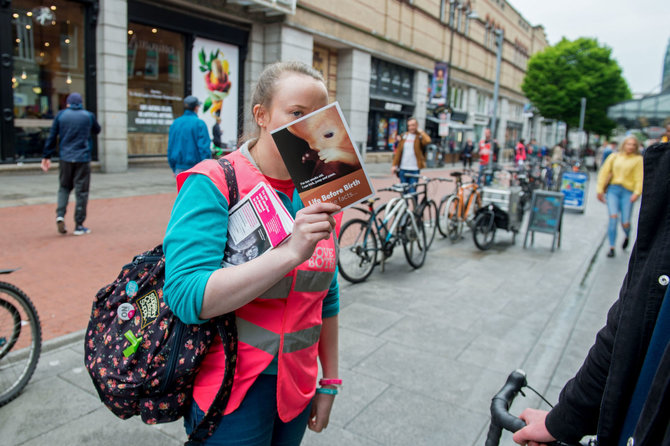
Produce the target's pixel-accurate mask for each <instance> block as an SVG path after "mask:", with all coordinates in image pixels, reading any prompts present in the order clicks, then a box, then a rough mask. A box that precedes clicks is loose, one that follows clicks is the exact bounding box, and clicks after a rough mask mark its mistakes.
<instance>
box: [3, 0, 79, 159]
mask: <svg viewBox="0 0 670 446" xmlns="http://www.w3.org/2000/svg"><path fill="white" fill-rule="evenodd" d="M84 22H85V7H84V5H83V4H81V3H75V2H70V1H66V0H43V1H39V0H14V1H13V2H12V18H11V28H12V45H13V53H12V54H13V72H12V80H11V82H12V93H13V112H14V138H13V139H14V141H13V143H14V144H13V146H14V147H13V148H14V153H15V155H14V156H15V158H16V160H17V161H19V162H20V161H22V160H24V159H30V158H37V159H39V158H41V156H42V148H43V147H44V141H45V139H46V137H47V136H48V134H49V130H50V127H51V124H52V122H53V118H54V117H55V116H56V114H58V111H59V110H62V109H64V108H65V107H66V103H65V101H66V99H67V96H68V95H69V94H70V93H72V92H75V91H76V92H78V93H81V95H82V96H83V97H84V104H86V94H87V91H86V79H85V74H86V66H85V60H84V58H85V46H84V45H85V32H84V31H85V28H84Z"/></svg>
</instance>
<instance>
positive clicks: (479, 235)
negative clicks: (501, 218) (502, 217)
mask: <svg viewBox="0 0 670 446" xmlns="http://www.w3.org/2000/svg"><path fill="white" fill-rule="evenodd" d="M495 236H496V225H495V214H494V213H493V212H482V213H481V214H479V215H478V216H477V217H476V218H475V223H474V225H473V227H472V239H473V240H474V241H475V245H477V248H479V249H481V250H482V251H486V250H487V249H489V248H490V247H491V245H493V239H494V238H495Z"/></svg>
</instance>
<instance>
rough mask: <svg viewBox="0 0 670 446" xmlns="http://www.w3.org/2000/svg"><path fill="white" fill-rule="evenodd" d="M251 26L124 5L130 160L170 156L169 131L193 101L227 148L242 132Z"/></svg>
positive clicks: (206, 122)
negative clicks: (190, 99)
mask: <svg viewBox="0 0 670 446" xmlns="http://www.w3.org/2000/svg"><path fill="white" fill-rule="evenodd" d="M248 34H249V30H248V26H245V25H240V24H232V23H228V22H226V23H223V22H219V21H216V20H214V19H211V18H208V19H203V18H201V17H196V16H195V15H194V16H190V15H187V14H185V13H184V12H183V11H177V10H171V9H168V8H160V9H159V8H156V7H155V6H153V5H151V4H149V3H146V4H145V3H140V2H131V3H129V4H128V157H129V158H130V157H142V156H155V155H165V154H167V140H168V132H169V128H170V124H172V121H173V120H174V119H176V118H178V117H179V116H181V115H182V114H183V112H184V106H183V98H184V97H185V96H187V95H188V94H193V95H195V96H196V97H198V99H200V101H201V102H202V103H203V105H202V106H201V107H200V110H199V113H198V116H199V117H200V119H202V120H203V121H205V124H207V128H208V129H209V132H210V137H211V136H212V128H213V127H214V126H215V125H218V126H219V128H220V129H221V131H222V132H223V135H222V143H223V144H224V146H233V147H234V146H235V145H236V144H237V139H238V136H239V135H240V132H241V128H242V117H243V112H242V109H241V106H242V103H243V101H242V97H243V96H242V94H243V89H242V85H243V83H244V79H243V72H244V70H243V69H242V67H243V66H244V58H245V54H246V46H247V40H248Z"/></svg>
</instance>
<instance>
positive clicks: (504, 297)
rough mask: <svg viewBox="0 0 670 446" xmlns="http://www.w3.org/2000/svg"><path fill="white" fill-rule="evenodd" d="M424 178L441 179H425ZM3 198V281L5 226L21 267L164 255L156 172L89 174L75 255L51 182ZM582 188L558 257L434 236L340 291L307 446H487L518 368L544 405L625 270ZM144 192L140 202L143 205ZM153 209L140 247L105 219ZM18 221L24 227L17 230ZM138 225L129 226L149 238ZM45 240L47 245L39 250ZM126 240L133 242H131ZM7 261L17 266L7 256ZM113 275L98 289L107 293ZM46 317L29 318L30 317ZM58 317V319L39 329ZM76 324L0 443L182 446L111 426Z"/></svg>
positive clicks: (163, 434)
mask: <svg viewBox="0 0 670 446" xmlns="http://www.w3.org/2000/svg"><path fill="white" fill-rule="evenodd" d="M370 170H371V176H372V177H373V178H374V180H375V185H376V187H382V186H380V185H384V184H387V183H390V182H391V181H392V179H391V178H390V176H388V175H387V172H388V170H389V169H388V165H380V166H375V165H373V166H370ZM426 173H428V174H430V175H442V174H444V172H443V171H440V170H430V169H428V170H426ZM0 182H1V183H2V184H3V188H2V191H0V203H2V205H0V207H2V209H0V233H2V234H5V235H3V239H2V243H0V246H3V252H1V253H0V266H1V267H5V266H13V265H7V264H8V262H9V261H10V260H11V259H12V258H16V256H17V255H18V256H19V258H20V259H24V260H25V259H26V257H25V255H24V256H23V257H21V254H20V252H21V251H22V245H21V243H19V242H17V241H16V240H10V239H8V238H7V236H6V234H8V233H10V232H11V231H10V229H11V228H10V227H9V226H10V224H11V226H12V227H13V226H14V225H20V226H25V227H26V228H27V229H26V230H28V231H30V232H29V234H32V235H33V237H34V238H35V239H37V241H36V242H34V245H33V242H30V237H28V238H27V239H26V240H22V242H23V245H25V246H27V248H26V249H27V250H28V251H31V252H34V251H35V250H36V249H38V248H37V247H39V246H43V248H42V249H44V250H63V249H73V248H72V247H68V246H69V245H72V244H73V243H80V244H79V245H76V246H75V247H74V249H75V251H74V252H76V250H79V251H84V250H86V249H88V248H86V244H89V243H91V244H92V243H94V242H93V241H94V239H95V237H96V235H97V237H98V238H99V239H101V240H102V241H99V242H96V243H98V245H97V246H98V249H103V248H104V249H105V250H104V251H103V252H101V253H100V257H101V258H100V260H99V263H100V264H106V263H110V262H111V266H109V265H107V266H105V268H111V269H113V270H114V274H116V272H117V270H118V267H119V265H120V263H119V261H117V257H119V258H121V255H125V256H126V257H127V253H125V252H121V253H119V252H117V251H124V250H128V249H131V250H132V249H134V251H137V250H138V249H137V247H138V246H141V247H145V246H147V247H150V246H148V245H151V243H149V241H152V240H153V239H152V237H153V238H156V239H157V240H158V241H160V237H161V232H160V230H161V228H160V225H161V224H162V225H164V222H165V221H166V220H165V219H166V218H167V217H169V204H170V203H171V200H173V199H174V191H173V190H172V187H173V184H174V183H173V179H172V178H171V176H170V172H169V170H167V169H164V168H163V169H161V168H141V169H131V170H130V171H129V172H128V173H127V174H94V178H93V183H92V185H93V188H94V190H93V191H92V200H91V208H92V209H91V211H90V214H91V217H90V218H91V219H93V218H94V215H95V212H96V211H97V212H98V214H99V215H102V217H100V216H98V217H95V218H97V219H98V220H97V222H96V224H99V225H100V226H99V227H98V226H96V227H93V224H92V227H93V229H94V231H95V230H96V228H97V231H95V232H94V233H92V234H91V235H90V236H86V237H80V238H72V237H69V238H68V239H65V241H66V242H72V243H65V242H64V241H63V238H61V239H58V238H57V237H56V235H57V234H55V228H51V227H50V226H51V222H50V220H51V219H52V218H53V214H51V216H49V214H50V213H52V212H53V201H54V199H55V190H56V180H55V176H53V174H49V175H38V174H30V173H24V174H11V175H10V174H0ZM592 183H593V182H592ZM593 186H594V185H593V184H591V188H590V196H589V202H588V204H587V207H586V211H585V212H584V214H579V213H573V212H566V214H565V215H564V220H563V225H564V234H563V240H562V246H561V248H560V249H558V250H556V251H555V252H553V253H552V252H551V251H550V249H549V248H550V244H551V238H550V236H548V235H543V234H539V235H538V236H537V237H536V240H535V245H534V246H533V247H530V248H529V249H523V248H522V247H521V244H522V242H523V237H518V238H517V241H516V244H514V245H513V244H512V234H511V233H506V232H505V231H498V232H497V234H496V244H495V246H494V247H493V249H491V250H489V251H487V252H481V251H478V250H477V249H476V247H475V246H474V244H473V242H472V239H471V235H470V233H469V232H466V233H465V234H464V236H465V238H464V239H463V240H460V241H459V242H457V243H451V242H449V241H448V240H446V239H442V238H440V237H439V235H438V237H437V238H436V240H435V242H434V244H433V247H432V248H431V251H430V252H429V254H428V258H427V259H426V263H425V265H424V267H423V268H421V269H419V270H412V269H411V268H410V267H409V266H408V265H407V263H406V262H405V259H404V256H403V254H402V253H401V252H396V253H395V254H394V256H393V257H392V258H391V260H390V261H389V262H388V263H387V264H386V270H385V271H384V272H381V271H379V269H377V270H375V272H374V273H373V274H372V276H370V278H369V279H368V280H367V281H366V282H364V283H362V284H357V285H352V284H349V283H347V282H346V281H345V280H344V279H341V294H342V296H341V307H342V309H341V314H340V369H341V376H342V378H343V380H344V382H345V385H344V387H343V390H342V392H341V394H340V395H338V397H337V400H336V403H335V406H334V409H333V413H332V416H331V420H330V425H329V427H328V428H327V429H326V430H325V431H324V432H323V433H320V434H315V433H313V432H310V431H308V433H307V434H306V436H305V439H304V441H303V444H304V445H307V446H322V445H323V446H330V445H354V446H356V445H361V446H372V445H413V446H415V445H482V444H483V443H484V437H485V434H486V430H487V429H488V421H489V416H488V406H489V403H490V399H491V397H492V396H493V394H494V393H495V392H496V391H497V390H498V388H500V387H501V386H502V384H503V383H504V381H505V379H506V376H507V375H508V374H509V373H510V372H511V371H512V370H514V369H516V368H523V369H525V370H526V372H527V373H528V379H529V382H530V383H531V384H532V385H533V386H534V387H535V388H536V389H538V390H540V391H542V392H545V393H546V395H547V397H548V399H549V400H550V401H555V400H556V399H557V397H558V392H559V391H560V388H561V387H562V385H563V383H564V382H565V381H566V380H567V379H569V378H570V377H571V376H572V374H574V372H575V371H576V370H577V368H578V367H579V365H580V364H581V362H582V360H583V358H584V356H585V354H586V351H587V350H588V348H589V347H590V345H591V343H592V342H593V340H594V336H595V333H596V331H597V330H598V329H599V328H600V327H601V326H602V324H603V323H604V320H605V316H606V310H607V309H608V308H609V306H610V305H611V303H612V302H613V301H614V300H615V299H616V297H617V295H618V290H619V287H620V285H621V282H622V281H623V277H624V275H625V272H626V268H627V262H628V258H627V255H626V253H622V252H621V251H619V252H618V255H617V257H616V258H614V259H608V258H606V257H605V256H604V254H605V250H604V249H600V247H601V243H602V241H603V239H604V234H605V229H606V223H607V221H606V220H607V214H606V210H605V207H604V205H602V204H601V203H599V202H597V201H596V200H595V191H594V187H593ZM26 190H29V191H30V192H26ZM142 191H148V194H144V195H138V192H142ZM124 200H125V201H124ZM8 202H9V204H7V203H8ZM151 202H160V203H161V207H162V208H166V209H168V210H167V211H166V213H164V214H161V216H160V219H161V223H160V224H158V225H154V226H151V230H149V231H141V230H139V229H138V228H136V227H134V225H132V224H130V223H129V224H128V225H126V226H123V227H122V228H119V225H121V223H119V221H122V220H123V219H119V218H116V217H115V216H118V214H119V213H122V211H123V210H124V209H126V210H127V211H128V214H126V215H133V214H131V212H137V210H138V209H142V208H143V207H145V208H146V206H148V205H149V204H148V203H151ZM104 210H109V212H103V211H104ZM112 211H113V212H112ZM347 212H355V211H347ZM16 214H21V215H20V216H19V217H12V216H15V215H16ZM12 218H14V219H12ZM31 218H32V219H33V220H35V221H40V222H41V220H43V219H47V218H48V220H49V225H48V226H49V228H48V229H44V228H42V226H44V223H43V222H41V223H36V224H35V225H31V224H29V223H28V221H29V220H30V219H31ZM106 220H114V221H113V222H112V223H114V225H116V226H114V225H110V226H109V227H107V229H104V228H105V227H106V226H105V221H106ZM148 220H150V219H147V221H145V220H141V222H140V223H141V224H145V225H149V224H150V222H149V221H148ZM40 225H42V226H40ZM110 228H116V230H112V229H110ZM524 229H525V226H524ZM47 230H48V231H52V232H53V233H51V232H49V233H48V234H46V232H47ZM162 230H164V226H163V227H162ZM132 232H139V233H140V234H139V235H137V236H136V237H131V234H130V233H132ZM121 235H123V237H121ZM521 235H523V234H521ZM87 237H90V238H87ZM12 238H16V237H12ZM122 238H123V239H128V240H127V241H123V240H121V239H122ZM87 240H88V241H87ZM40 244H41V245H40ZM147 244H148V245H147ZM116 245H123V247H124V248H123V249H120V248H119V249H116ZM6 246H12V251H14V252H13V253H8V252H7V250H6V248H5V247H6ZM36 246H37V247H36ZM28 248H29V249H28ZM139 249H140V250H141V249H142V248H139ZM134 251H130V252H134ZM10 254H11V255H10ZM47 257H48V256H47ZM54 258H55V259H57V257H51V258H50V260H49V261H48V262H47V263H42V268H43V269H44V271H45V272H46V271H47V270H50V269H53V268H56V267H57V266H58V265H54V263H56V264H57V263H58V262H57V261H55V260H53V259H54ZM65 258H68V257H65ZM19 263H21V262H19ZM16 266H21V265H16ZM24 269H25V268H24ZM95 271H97V273H96V274H100V273H102V272H103V271H104V268H103V267H100V268H99V269H96V267H95V266H93V272H95ZM93 272H91V274H93ZM20 273H21V271H19V272H17V273H15V276H14V275H13V276H9V277H8V278H9V279H13V278H14V277H16V278H17V279H20V280H17V284H18V285H19V286H22V287H24V286H25V287H26V288H28V287H30V288H31V290H30V293H29V294H31V295H33V290H39V291H35V294H36V295H40V296H41V300H42V303H43V305H47V304H46V303H45V302H47V301H48V300H49V299H48V298H46V297H44V295H46V296H48V295H49V294H43V293H46V291H47V290H48V289H49V284H46V285H39V284H38V281H36V280H34V279H30V280H29V278H28V275H24V276H20ZM58 274H59V275H61V276H63V277H64V279H63V282H62V283H60V285H58V286H59V287H63V286H69V287H71V288H72V292H73V293H74V294H77V293H78V290H77V288H78V286H77V280H76V274H73V273H69V274H68V272H67V271H66V270H59V271H58ZM82 274H83V273H82ZM86 274H88V272H86ZM114 274H113V275H114ZM113 275H112V276H106V277H108V278H109V279H110V280H111V279H113ZM73 276H74V278H73ZM68 278H69V285H67V283H68ZM99 282H100V279H98V283H99ZM99 285H101V284H99ZM52 286H53V285H52ZM42 290H45V291H42ZM77 295H78V294H77ZM82 295H83V296H84V297H83V299H88V300H87V301H86V302H84V303H81V299H82V298H78V299H79V300H76V299H74V298H72V299H73V301H72V302H71V303H69V304H68V302H67V301H61V302H58V306H59V308H61V309H62V310H63V312H67V311H66V310H68V311H69V310H71V309H72V308H71V307H73V306H79V305H81V306H83V307H85V310H86V311H85V312H83V313H82V314H85V315H86V318H87V314H88V310H89V309H90V300H91V298H92V294H91V292H90V290H87V291H86V293H83V294H82ZM75 300H76V302H75ZM41 308H42V306H41V305H39V304H38V309H40V314H42V310H41ZM49 312H52V310H49ZM45 314H46V313H45ZM61 316H62V315H60V314H58V313H56V314H55V315H54V317H51V315H50V316H49V318H50V319H59V318H60V317H61ZM84 322H85V321H84ZM80 323H81V320H79V319H77V320H73V321H72V322H70V324H71V325H69V326H66V327H60V328H58V327H56V328H54V329H53V332H54V333H56V332H58V333H61V334H59V335H58V336H54V337H52V338H50V339H49V340H48V341H47V342H46V343H45V346H44V352H43V354H42V356H41V359H40V363H39V366H38V369H37V371H36V374H35V376H34V377H33V378H32V380H31V382H30V383H29V385H28V387H27V388H26V389H25V390H24V392H23V394H22V395H21V396H20V397H19V398H18V399H16V400H15V401H13V402H11V403H10V404H8V405H7V406H5V407H3V408H0V439H2V440H1V441H0V443H2V444H3V445H45V444H49V445H72V444H86V445H97V444H99V445H108V444H109V445H113V444H118V443H119V442H126V443H129V444H143V445H147V446H149V445H154V444H156V445H159V444H160V445H172V444H174V445H177V444H182V443H183V441H184V440H185V436H184V433H183V428H182V425H181V422H175V423H170V424H167V425H159V426H146V425H144V424H142V423H141V422H140V421H139V420H137V419H132V420H126V421H121V420H118V419H117V418H116V417H114V416H113V415H112V414H111V412H109V411H108V410H107V409H106V408H105V407H104V406H102V404H101V403H100V402H99V400H98V398H97V396H96V394H95V390H94V389H93V387H92V385H91V381H90V379H89V377H88V375H87V373H86V370H85V369H84V366H83V343H82V339H83V331H82V328H83V326H82V325H81V324H80ZM76 324H80V325H76ZM68 328H69V331H68V334H64V335H63V334H62V332H63V330H64V329H68ZM66 331H67V330H66ZM0 379H1V372H0ZM527 405H529V406H534V407H542V406H541V405H540V403H539V399H538V398H537V397H532V396H530V395H529V396H528V398H525V399H522V400H519V401H517V402H516V403H515V404H514V406H513V409H512V411H513V412H515V413H518V412H520V411H521V410H522V408H523V407H525V406H527ZM501 444H503V445H511V444H512V442H511V440H510V436H509V435H505V436H504V437H503V440H502V442H501Z"/></svg>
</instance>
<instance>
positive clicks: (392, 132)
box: [389, 118, 398, 150]
mask: <svg viewBox="0 0 670 446" xmlns="http://www.w3.org/2000/svg"><path fill="white" fill-rule="evenodd" d="M397 138H398V120H397V119H396V118H391V119H389V150H393V148H394V147H395V143H396V139H397Z"/></svg>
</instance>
